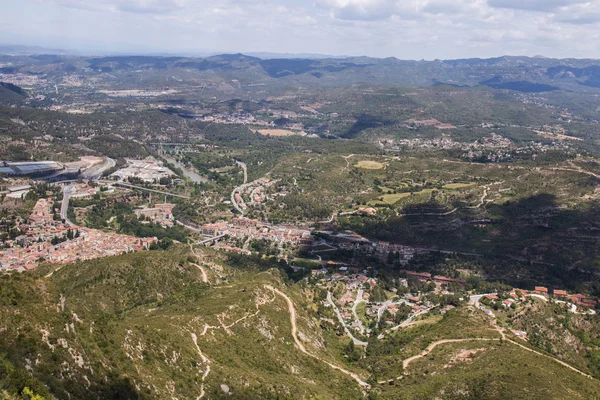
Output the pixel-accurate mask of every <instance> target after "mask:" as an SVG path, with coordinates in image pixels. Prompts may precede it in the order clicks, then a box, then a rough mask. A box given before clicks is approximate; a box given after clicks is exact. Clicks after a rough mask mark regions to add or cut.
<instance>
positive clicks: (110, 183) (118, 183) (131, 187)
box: [101, 181, 190, 200]
mask: <svg viewBox="0 0 600 400" xmlns="http://www.w3.org/2000/svg"><path fill="white" fill-rule="evenodd" d="M101 183H106V184H108V185H113V186H123V187H126V188H129V189H138V190H145V191H146V192H152V193H158V194H162V195H165V196H172V197H179V198H181V199H188V200H189V198H190V196H185V195H183V194H175V193H170V192H163V191H162V190H156V189H150V188H146V187H143V186H137V185H131V184H129V183H123V182H115V181H101Z"/></svg>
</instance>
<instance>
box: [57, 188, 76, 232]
mask: <svg viewBox="0 0 600 400" xmlns="http://www.w3.org/2000/svg"><path fill="white" fill-rule="evenodd" d="M74 188H75V184H73V183H71V184H70V185H67V186H65V187H64V188H63V199H62V204H61V206H60V218H61V219H63V220H64V221H65V223H66V224H67V225H69V226H75V224H74V223H73V222H71V221H70V220H69V216H68V212H69V198H70V197H71V193H72V192H73V189H74Z"/></svg>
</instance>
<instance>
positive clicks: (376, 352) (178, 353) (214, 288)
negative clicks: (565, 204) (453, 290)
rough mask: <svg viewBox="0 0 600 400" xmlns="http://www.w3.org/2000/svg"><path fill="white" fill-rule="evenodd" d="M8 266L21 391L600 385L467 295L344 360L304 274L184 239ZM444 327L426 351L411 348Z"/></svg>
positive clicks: (561, 388)
mask: <svg viewBox="0 0 600 400" xmlns="http://www.w3.org/2000/svg"><path fill="white" fill-rule="evenodd" d="M261 270H262V271H263V272H261ZM48 271H50V272H48ZM44 274H45V275H44ZM0 279H1V282H0V283H1V284H0V316H1V318H0V320H1V321H2V325H1V329H0V344H1V348H0V355H1V357H2V364H1V369H0V384H1V387H2V388H3V389H4V390H6V391H7V393H16V394H19V393H20V394H21V395H22V396H24V397H23V398H29V397H27V395H26V394H24V393H25V392H27V390H30V391H32V392H33V393H37V394H39V395H41V396H43V398H45V399H52V398H57V399H62V398H71V399H90V398H98V399H111V398H119V399H164V398H208V399H213V398H234V399H235V398H239V399H267V398H273V399H275V398H278V399H282V398H290V399H291V398H294V399H298V398H318V399H356V398H362V397H364V396H367V392H368V396H370V398H384V399H388V398H389V399H421V398H433V397H435V396H444V398H473V399H475V398H477V399H483V398H494V399H497V398H514V399H543V398H547V396H550V397H552V398H566V397H569V396H572V397H571V398H594V397H597V396H598V395H600V382H598V381H596V380H593V379H590V378H586V377H583V376H581V375H580V374H578V373H576V372H574V371H571V370H568V369H566V368H565V367H563V366H561V365H559V364H557V363H556V362H555V361H553V360H551V359H548V358H545V357H543V356H541V355H536V354H534V353H530V352H527V351H525V350H524V349H522V348H520V347H518V346H516V345H515V344H512V343H507V342H503V341H501V340H499V338H500V334H499V332H498V331H497V329H496V328H495V327H494V325H493V324H492V323H491V321H489V320H488V319H487V318H486V317H485V316H484V315H483V314H480V313H479V311H476V310H474V309H471V308H470V307H468V306H465V307H460V308H458V309H456V310H454V311H453V312H451V313H449V314H447V315H446V316H444V317H442V318H440V317H432V318H433V319H429V320H427V319H426V320H425V323H424V324H417V325H415V326H414V327H409V328H406V329H403V330H400V331H397V333H392V334H391V336H389V337H387V338H385V339H383V340H381V341H380V340H377V339H375V338H373V341H372V342H370V344H369V348H368V351H367V353H366V354H365V358H364V359H363V360H361V361H360V362H358V363H355V362H353V361H349V360H345V357H344V356H343V352H342V351H341V349H342V347H343V346H344V345H343V343H345V339H344V338H339V337H336V335H331V333H330V332H329V333H328V330H327V329H324V326H323V324H322V323H319V321H318V320H316V319H315V317H314V314H313V313H312V312H311V311H308V308H310V307H311V306H310V304H311V300H310V299H311V297H310V296H308V297H307V295H306V291H305V290H303V289H302V285H301V284H295V285H293V284H291V283H284V281H283V280H282V277H281V275H280V273H279V272H277V271H276V270H273V269H270V270H264V267H260V266H259V265H254V266H253V265H251V264H250V265H247V266H245V267H243V268H242V267H235V266H230V265H228V261H227V258H224V257H223V256H221V255H219V254H218V253H215V252H213V251H210V250H196V254H195V255H194V254H192V253H188V251H186V248H184V247H178V248H177V247H176V248H173V249H172V250H169V251H166V252H157V251H152V252H147V253H136V254H128V255H123V256H117V257H110V258H105V259H101V260H96V261H89V262H83V263H77V264H72V265H65V266H63V267H59V268H56V267H54V269H50V268H49V267H45V268H42V267H41V268H40V269H38V270H37V271H36V272H35V273H27V274H22V275H7V276H3V277H2V278H0ZM205 281H206V282H205ZM292 321H293V323H294V325H290V323H291V322H292ZM296 324H297V328H296ZM296 329H297V330H296ZM448 339H451V340H450V343H449V344H444V343H440V344H439V345H436V346H435V347H434V348H432V349H431V354H430V355H428V356H427V357H426V359H427V361H426V362H425V358H423V359H419V358H418V357H416V358H415V357H413V359H412V361H407V360H408V359H409V357H410V356H412V355H418V354H419V353H420V352H421V350H423V349H425V347H427V346H428V345H431V344H432V343H433V342H434V341H439V340H441V341H442V342H445V341H447V340H448ZM452 341H455V342H454V343H453V342H452ZM465 354H467V356H465ZM500 355H501V356H500ZM402 360H405V361H404V364H405V366H404V368H403V366H402ZM397 375H402V376H403V377H402V378H399V380H398V381H396V383H393V384H388V383H386V382H387V379H389V378H394V377H395V376H397ZM382 379H383V381H382V382H381V383H378V381H380V380H382ZM540 380H543V382H544V384H543V385H540ZM361 382H363V383H362V385H365V386H361V384H360V383H361ZM367 385H368V386H369V387H370V389H369V390H366V391H365V387H366V386H367ZM25 387H27V388H29V389H24V388H25ZM464 396H467V397H464ZM9 398H10V397H9Z"/></svg>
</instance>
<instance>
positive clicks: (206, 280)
mask: <svg viewBox="0 0 600 400" xmlns="http://www.w3.org/2000/svg"><path fill="white" fill-rule="evenodd" d="M191 264H192V265H193V266H195V267H196V268H198V269H199V270H200V272H202V282H204V283H208V275H206V271H205V270H204V268H202V267H201V266H200V265H198V264H194V263H191Z"/></svg>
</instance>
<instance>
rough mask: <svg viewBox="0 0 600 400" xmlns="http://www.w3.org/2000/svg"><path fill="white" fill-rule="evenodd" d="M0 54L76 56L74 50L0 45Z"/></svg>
mask: <svg viewBox="0 0 600 400" xmlns="http://www.w3.org/2000/svg"><path fill="white" fill-rule="evenodd" d="M0 54H6V55H16V56H28V55H36V54H57V55H76V54H79V53H78V52H77V51H74V50H64V49H48V48H44V47H39V46H20V45H0Z"/></svg>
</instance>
